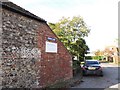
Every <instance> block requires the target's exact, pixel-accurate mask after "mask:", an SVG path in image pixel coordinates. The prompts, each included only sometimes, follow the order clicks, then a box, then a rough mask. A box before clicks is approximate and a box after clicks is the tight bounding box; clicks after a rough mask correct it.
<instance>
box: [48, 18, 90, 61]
mask: <svg viewBox="0 0 120 90" xmlns="http://www.w3.org/2000/svg"><path fill="white" fill-rule="evenodd" d="M49 26H50V27H51V29H52V30H53V31H54V32H55V34H56V35H57V36H58V38H59V39H60V41H61V42H63V44H64V45H65V47H66V48H67V49H68V50H69V51H70V52H71V54H72V55H73V56H77V57H78V59H79V60H83V58H84V55H85V53H87V50H89V48H88V46H87V45H86V42H85V40H84V37H86V36H88V33H89V32H90V29H88V27H87V25H86V23H85V22H84V20H83V18H82V17H80V16H77V17H76V16H75V17H73V18H72V19H70V18H65V17H62V19H61V20H60V21H59V22H57V23H55V24H53V23H49Z"/></svg>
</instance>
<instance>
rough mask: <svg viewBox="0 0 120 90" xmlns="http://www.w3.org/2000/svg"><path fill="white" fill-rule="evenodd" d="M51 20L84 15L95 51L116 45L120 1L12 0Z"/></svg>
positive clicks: (89, 37) (92, 47)
mask: <svg viewBox="0 0 120 90" xmlns="http://www.w3.org/2000/svg"><path fill="white" fill-rule="evenodd" d="M10 1H12V2H14V3H16V4H17V5H19V6H21V7H23V8H25V9H26V10H29V11H30V12H32V13H34V14H35V15H37V16H39V17H41V18H43V19H45V20H46V21H47V22H52V23H55V22H58V21H59V19H61V17H63V16H64V17H73V16H81V17H83V19H84V21H85V22H86V24H87V25H88V27H90V29H91V32H90V34H89V36H88V37H86V38H85V39H86V42H87V44H88V46H89V47H90V50H91V51H95V50H97V49H104V47H106V46H110V45H116V43H115V39H117V38H118V1H119V0H10Z"/></svg>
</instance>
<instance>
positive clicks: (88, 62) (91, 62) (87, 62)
mask: <svg viewBox="0 0 120 90" xmlns="http://www.w3.org/2000/svg"><path fill="white" fill-rule="evenodd" d="M86 64H99V63H98V61H86Z"/></svg>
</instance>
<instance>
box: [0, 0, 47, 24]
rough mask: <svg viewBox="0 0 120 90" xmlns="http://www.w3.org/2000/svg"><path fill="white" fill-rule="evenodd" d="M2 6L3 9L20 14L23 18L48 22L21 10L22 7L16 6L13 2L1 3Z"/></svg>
mask: <svg viewBox="0 0 120 90" xmlns="http://www.w3.org/2000/svg"><path fill="white" fill-rule="evenodd" d="M0 5H2V8H6V9H8V10H11V11H13V12H16V13H20V14H22V15H23V16H27V17H30V18H32V19H35V20H38V21H41V22H46V21H45V20H44V19H42V18H40V17H38V16H36V15H34V14H32V13H30V12H29V11H27V10H25V9H23V8H21V7H20V6H18V5H16V4H14V3H12V2H0Z"/></svg>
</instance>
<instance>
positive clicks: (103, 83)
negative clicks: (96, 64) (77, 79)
mask: <svg viewBox="0 0 120 90" xmlns="http://www.w3.org/2000/svg"><path fill="white" fill-rule="evenodd" d="M101 65H102V67H103V77H100V76H94V75H92V76H84V77H83V79H82V82H81V83H80V84H79V85H77V86H75V87H73V88H105V89H107V88H118V87H119V88H120V85H118V84H119V83H120V76H119V75H120V74H118V73H120V71H118V70H119V69H118V65H115V64H112V63H101ZM118 76H119V77H118Z"/></svg>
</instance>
